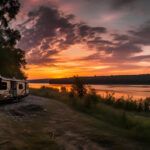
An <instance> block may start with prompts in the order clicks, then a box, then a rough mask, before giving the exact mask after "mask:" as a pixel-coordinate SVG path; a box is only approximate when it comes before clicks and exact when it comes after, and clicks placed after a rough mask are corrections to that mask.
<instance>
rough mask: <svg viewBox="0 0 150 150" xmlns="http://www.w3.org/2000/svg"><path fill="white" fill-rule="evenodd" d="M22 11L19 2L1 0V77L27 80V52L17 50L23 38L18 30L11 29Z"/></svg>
mask: <svg viewBox="0 0 150 150" xmlns="http://www.w3.org/2000/svg"><path fill="white" fill-rule="evenodd" d="M19 9H20V3H19V1H18V0H0V75H2V76H5V77H16V78H19V79H22V78H25V76H24V73H23V72H22V68H25V64H26V61H25V52H24V51H22V50H21V49H17V48H15V45H16V43H17V41H19V40H20V38H21V36H20V33H19V31H18V30H14V29H12V28H11V25H10V24H11V21H12V20H13V19H15V17H16V15H17V14H18V12H19Z"/></svg>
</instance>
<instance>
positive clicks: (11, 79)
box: [0, 75, 27, 82]
mask: <svg viewBox="0 0 150 150" xmlns="http://www.w3.org/2000/svg"><path fill="white" fill-rule="evenodd" d="M0 79H2V80H7V81H18V82H19V81H20V82H27V80H19V79H16V78H14V77H13V78H5V77H2V76H1V75H0Z"/></svg>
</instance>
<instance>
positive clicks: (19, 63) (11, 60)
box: [0, 48, 26, 79]
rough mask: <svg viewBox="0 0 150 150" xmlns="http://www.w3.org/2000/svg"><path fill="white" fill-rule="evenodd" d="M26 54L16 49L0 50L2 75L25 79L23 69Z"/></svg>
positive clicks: (0, 70)
mask: <svg viewBox="0 0 150 150" xmlns="http://www.w3.org/2000/svg"><path fill="white" fill-rule="evenodd" d="M25 64H26V61H25V52H24V51H22V50H20V49H15V48H0V75H1V76H3V77H9V78H12V77H16V78H17V79H24V78H25V75H24V73H23V71H22V68H23V67H25Z"/></svg>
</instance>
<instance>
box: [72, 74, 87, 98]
mask: <svg viewBox="0 0 150 150" xmlns="http://www.w3.org/2000/svg"><path fill="white" fill-rule="evenodd" d="M72 91H73V92H74V93H75V94H77V95H78V96H79V97H80V98H82V97H83V96H85V95H86V92H87V90H86V87H85V84H84V82H83V80H82V79H81V78H79V77H78V76H74V77H73V84H72Z"/></svg>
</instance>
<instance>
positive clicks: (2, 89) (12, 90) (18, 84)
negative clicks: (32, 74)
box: [0, 76, 29, 101]
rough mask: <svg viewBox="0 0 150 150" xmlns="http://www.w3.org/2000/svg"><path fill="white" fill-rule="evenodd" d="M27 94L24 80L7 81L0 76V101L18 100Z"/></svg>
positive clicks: (27, 90)
mask: <svg viewBox="0 0 150 150" xmlns="http://www.w3.org/2000/svg"><path fill="white" fill-rule="evenodd" d="M28 94H29V87H28V82H27V81H26V80H18V79H15V78H12V79H9V78H4V77H2V76H0V101H3V100H9V99H12V100H13V99H18V98H22V97H25V96H27V95H28Z"/></svg>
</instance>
